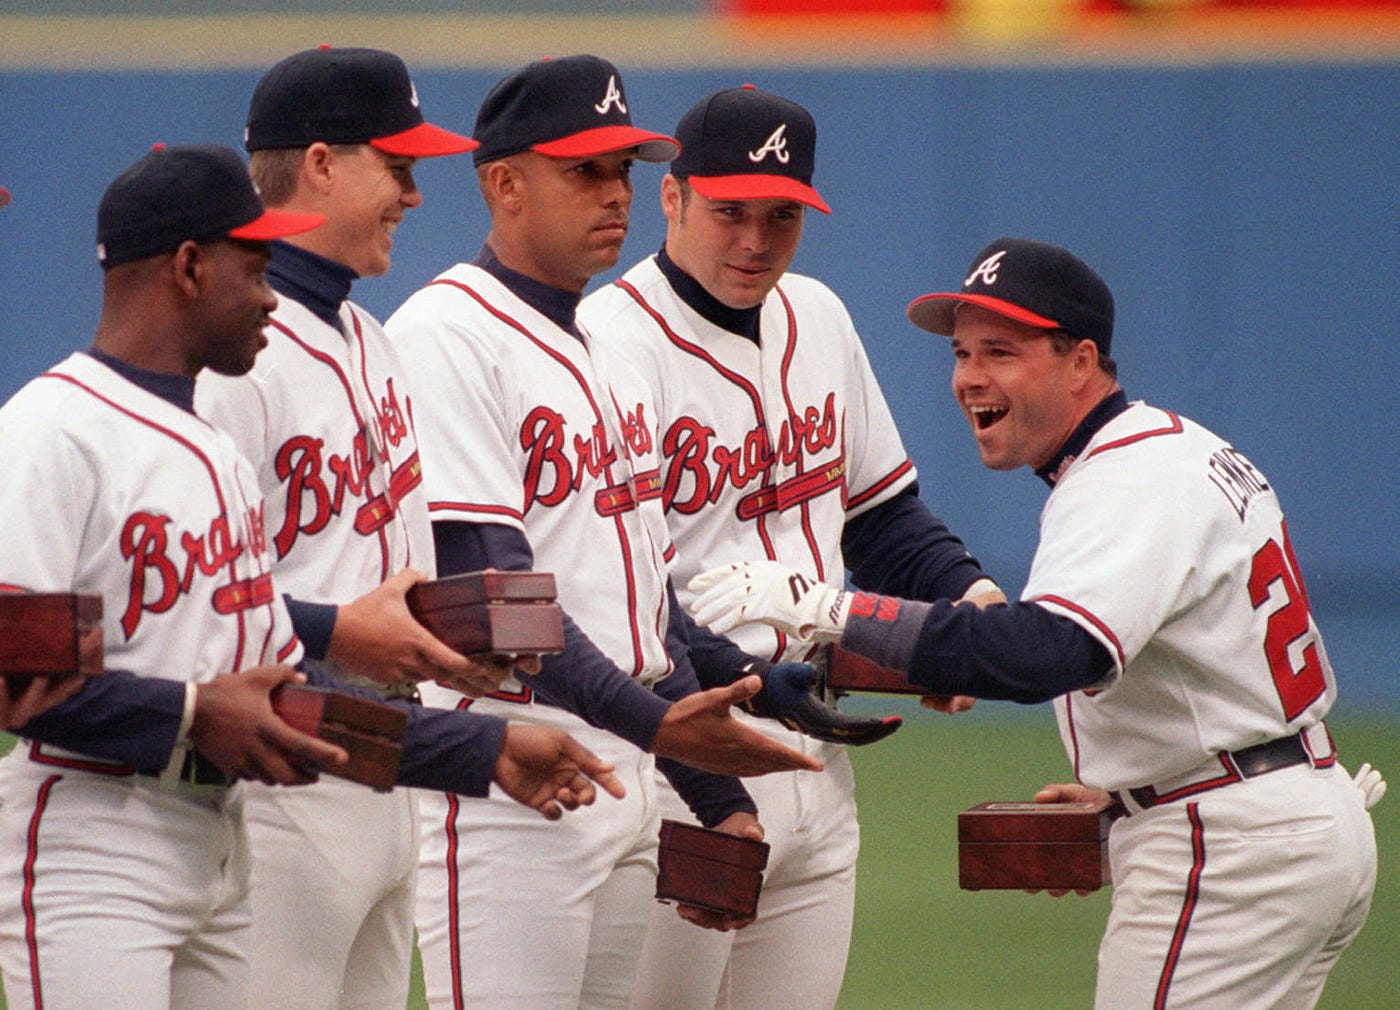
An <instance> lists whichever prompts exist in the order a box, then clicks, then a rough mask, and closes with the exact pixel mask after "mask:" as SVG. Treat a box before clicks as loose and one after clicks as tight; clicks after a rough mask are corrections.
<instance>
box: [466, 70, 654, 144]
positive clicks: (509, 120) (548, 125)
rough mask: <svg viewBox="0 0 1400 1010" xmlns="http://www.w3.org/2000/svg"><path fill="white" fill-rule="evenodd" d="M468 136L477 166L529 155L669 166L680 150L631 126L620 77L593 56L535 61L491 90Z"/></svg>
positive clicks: (652, 134) (630, 114) (630, 117)
mask: <svg viewBox="0 0 1400 1010" xmlns="http://www.w3.org/2000/svg"><path fill="white" fill-rule="evenodd" d="M472 135H473V136H474V137H475V138H476V140H477V141H478V142H479V143H480V144H481V146H480V147H478V148H477V149H476V151H475V152H473V154H472V161H473V163H475V164H477V165H482V164H485V163H486V162H488V161H497V160H499V159H501V158H508V157H510V156H511V155H512V154H519V153H520V152H521V151H536V152H538V153H539V154H543V155H547V156H548V157H551V158H590V157H592V156H594V155H597V154H609V153H611V152H613V151H621V150H623V149H625V148H629V147H635V148H636V149H637V157H638V158H640V159H641V160H642V161H670V160H671V159H672V158H674V157H675V156H676V152H677V151H678V150H679V149H680V145H679V144H678V143H676V141H675V140H674V139H673V138H671V137H668V136H666V135H665V134H664V133H651V132H649V131H647V130H642V129H639V128H637V127H635V126H633V125H632V113H631V111H630V109H629V106H628V103H627V92H626V90H625V89H624V88H623V86H622V75H621V74H619V73H618V72H617V67H615V66H613V65H612V64H611V63H609V62H608V61H607V60H605V59H602V58H600V57H597V56H590V55H587V54H582V55H578V56H562V57H560V58H558V59H544V60H536V61H535V62H534V63H530V64H527V65H526V66H524V67H522V68H520V69H519V70H517V71H515V72H514V73H512V74H509V75H507V76H506V77H504V78H502V79H501V80H500V81H498V82H497V83H496V86H495V87H494V88H492V89H491V91H490V93H489V94H487V96H486V98H485V100H483V101H482V103H481V109H480V111H479V112H478V113H477V116H476V128H475V129H474V130H472Z"/></svg>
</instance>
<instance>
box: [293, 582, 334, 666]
mask: <svg viewBox="0 0 1400 1010" xmlns="http://www.w3.org/2000/svg"><path fill="white" fill-rule="evenodd" d="M282 601H283V602H284V603H286V604H287V613H288V614H289V615H291V618H292V630H293V631H295V632H296V635H297V638H299V639H301V645H302V648H303V649H305V650H306V655H307V658H308V659H318V660H319V659H325V658H326V650H327V649H329V648H330V647H331V633H332V632H334V631H335V618H336V614H338V613H339V608H338V607H336V605H335V604H334V603H311V602H309V601H307V600H298V599H295V598H294V597H291V596H288V595H287V594H286V593H283V594H282Z"/></svg>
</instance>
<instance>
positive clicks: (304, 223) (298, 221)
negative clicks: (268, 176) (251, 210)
mask: <svg viewBox="0 0 1400 1010" xmlns="http://www.w3.org/2000/svg"><path fill="white" fill-rule="evenodd" d="M325 223H326V215H324V214H299V213H296V212H294V211H290V210H265V211H263V213H262V216H261V217H256V218H254V219H253V220H251V221H249V222H248V223H247V224H245V225H239V226H238V227H237V228H234V229H233V230H232V231H230V232H229V233H228V237H229V238H243V239H250V240H252V241H254V242H266V241H267V240H269V239H274V238H285V237H286V236H288V235H300V234H301V233H302V232H306V231H311V230H312V229H313V228H319V227H321V225H323V224H325Z"/></svg>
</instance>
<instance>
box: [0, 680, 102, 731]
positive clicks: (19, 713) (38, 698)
mask: <svg viewBox="0 0 1400 1010" xmlns="http://www.w3.org/2000/svg"><path fill="white" fill-rule="evenodd" d="M83 683H84V680H83V678H82V677H58V678H53V677H31V678H29V679H28V680H18V679H16V680H14V681H11V680H10V678H8V677H6V678H5V682H4V683H3V684H0V729H7V730H13V729H19V728H20V727H21V726H23V725H24V724H25V723H27V722H28V721H29V720H30V719H33V718H34V717H36V716H40V715H43V714H44V713H45V712H47V711H48V710H49V709H51V708H53V707H54V706H55V705H57V704H58V703H59V702H61V701H67V700H68V699H69V698H71V697H73V695H75V694H77V693H78V692H79V691H80V690H82V687H83Z"/></svg>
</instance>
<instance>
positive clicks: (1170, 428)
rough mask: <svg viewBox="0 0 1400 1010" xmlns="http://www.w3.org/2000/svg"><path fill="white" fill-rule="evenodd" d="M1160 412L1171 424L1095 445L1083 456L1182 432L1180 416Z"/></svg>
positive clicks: (1168, 411) (1091, 457)
mask: <svg viewBox="0 0 1400 1010" xmlns="http://www.w3.org/2000/svg"><path fill="white" fill-rule="evenodd" d="M1153 409H1154V410H1161V409H1162V408H1160V407H1154V408H1153ZM1162 413H1163V414H1166V415H1167V416H1168V417H1169V418H1171V424H1169V425H1167V426H1166V427H1165V428H1153V429H1152V430H1151V431H1140V432H1138V433H1137V434H1136V435H1127V436H1124V437H1123V438H1119V439H1115V440H1114V441H1112V442H1105V443H1104V444H1103V445H1100V446H1096V447H1095V448H1094V450H1093V451H1092V452H1090V453H1088V454H1087V455H1085V457H1084V458H1085V459H1093V458H1094V457H1095V456H1097V455H1098V454H1099V453H1101V452H1108V451H1109V450H1110V449H1121V448H1122V447H1123V446H1125V445H1132V444H1133V443H1134V442H1141V441H1142V440H1143V439H1146V438H1156V437H1157V436H1158V435H1180V434H1181V432H1182V426H1181V418H1179V417H1177V416H1176V415H1175V414H1173V413H1172V412H1171V411H1170V410H1162Z"/></svg>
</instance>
